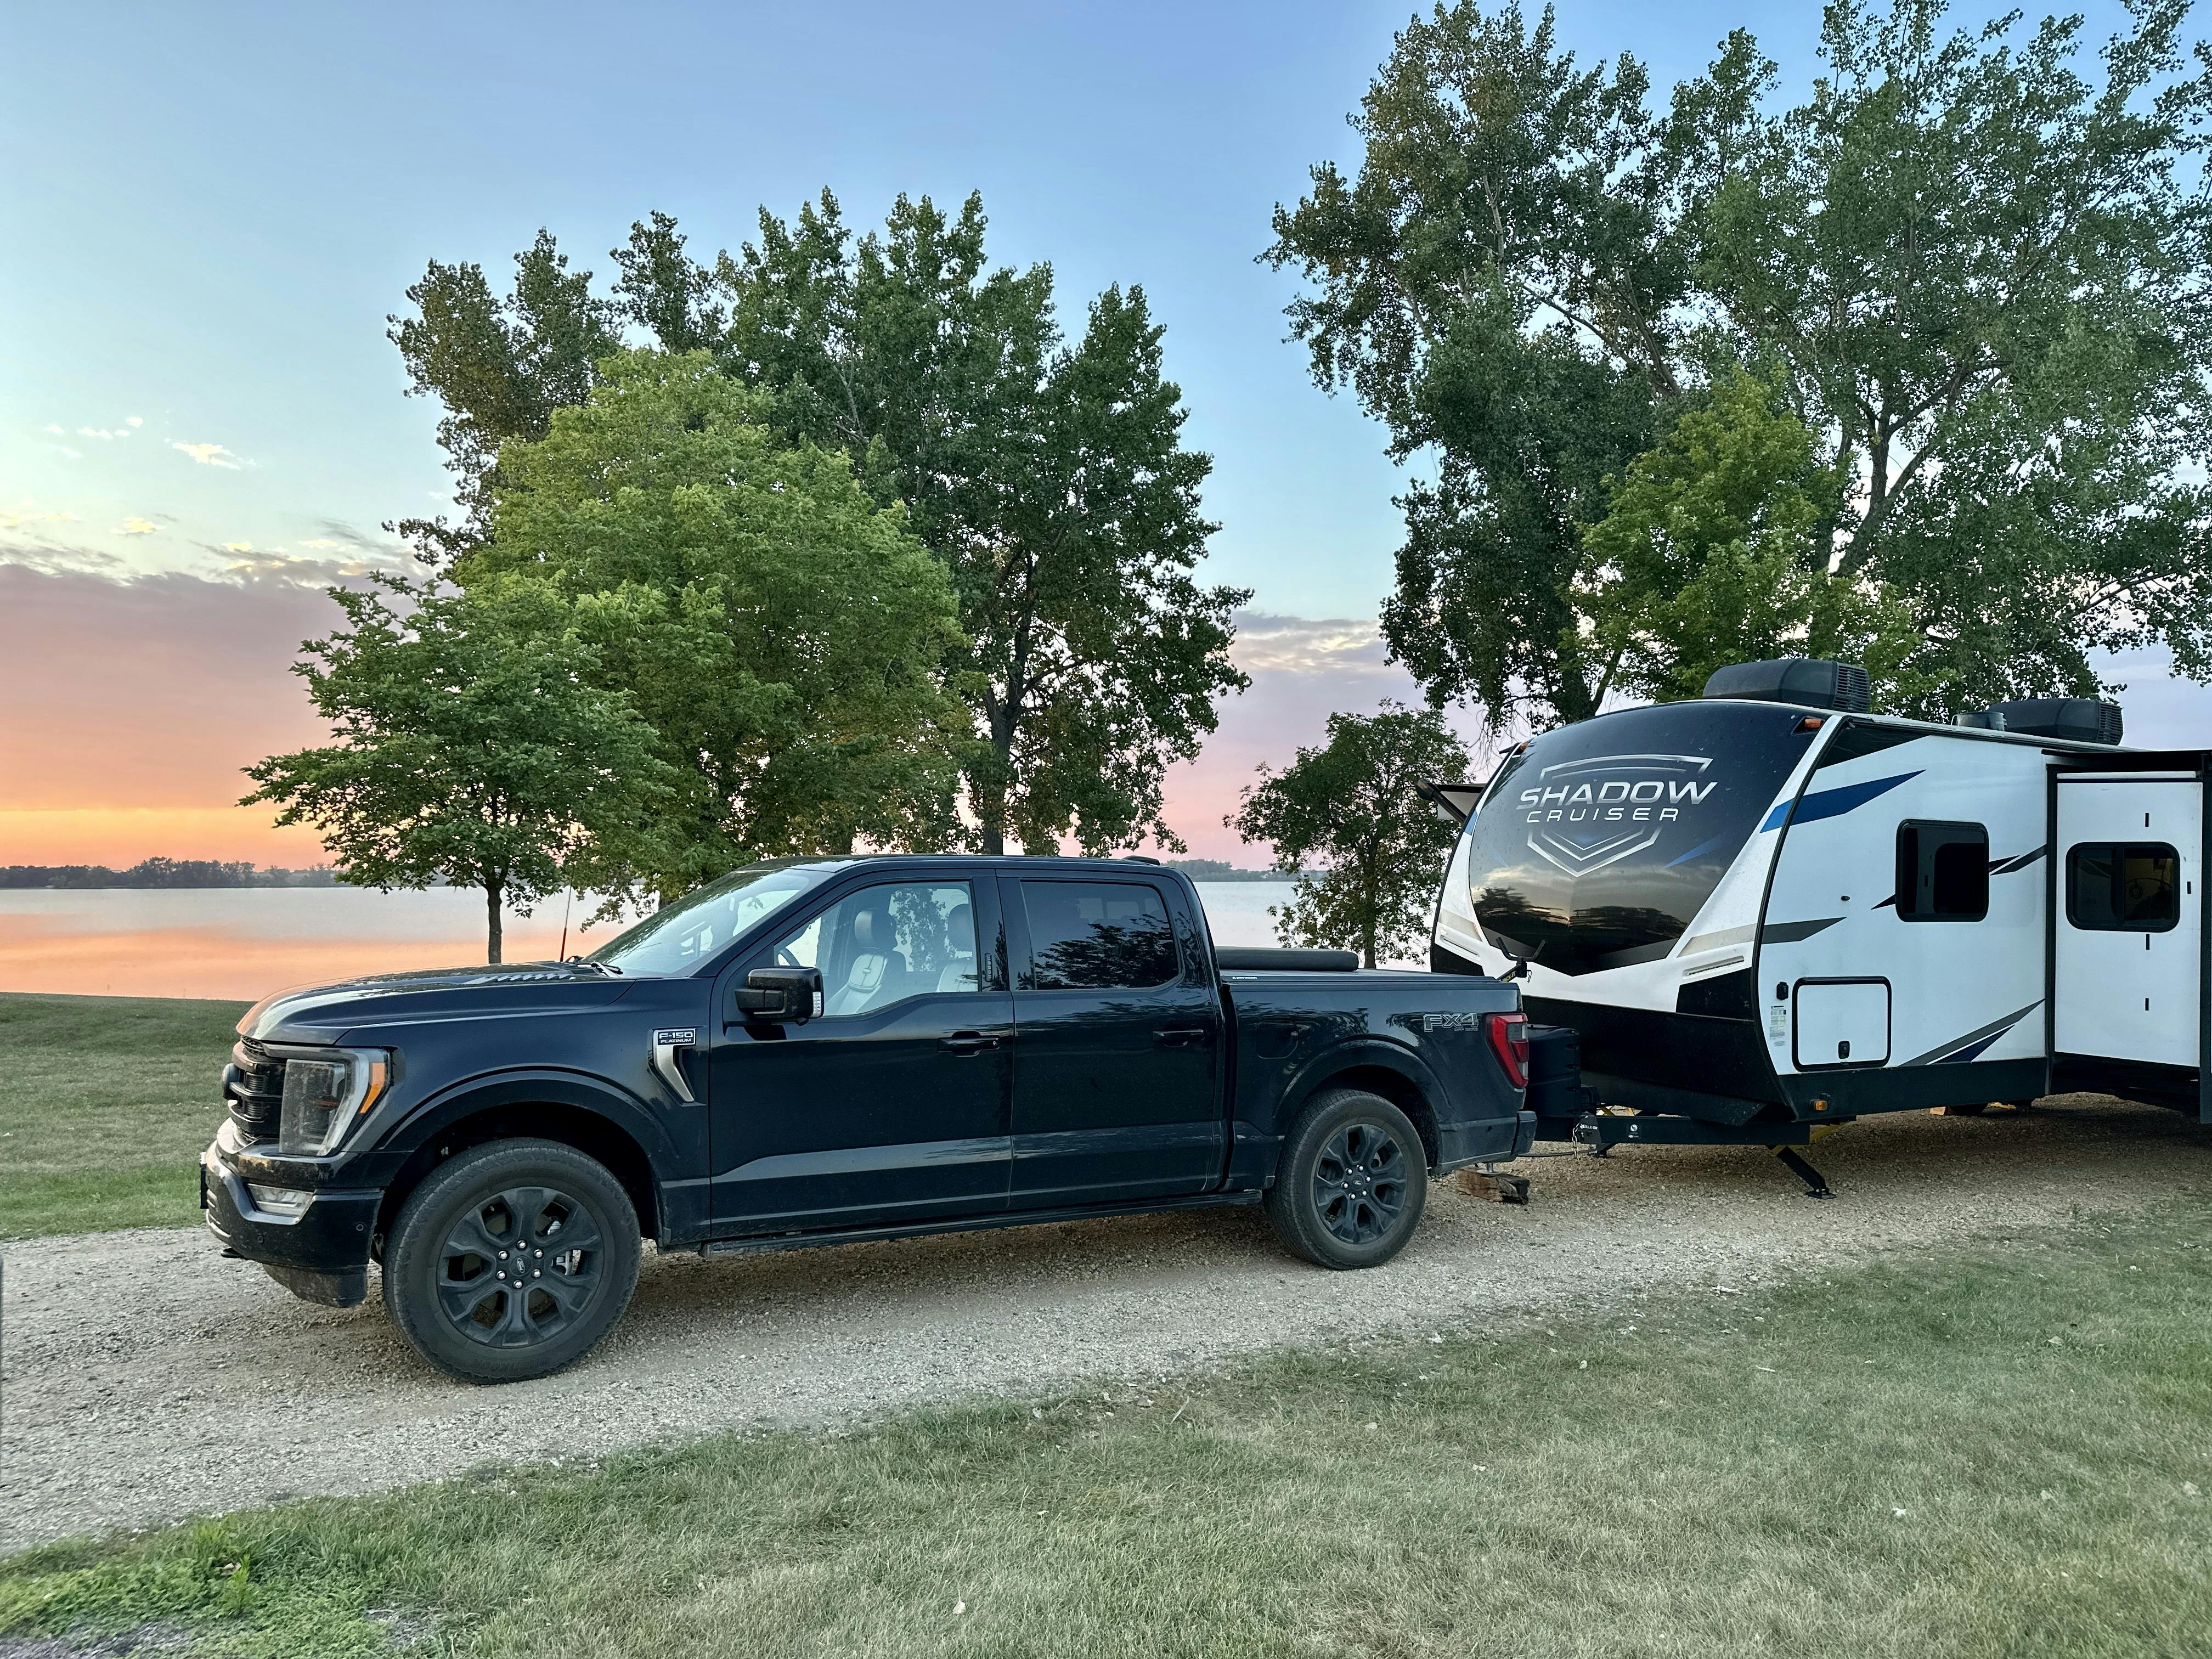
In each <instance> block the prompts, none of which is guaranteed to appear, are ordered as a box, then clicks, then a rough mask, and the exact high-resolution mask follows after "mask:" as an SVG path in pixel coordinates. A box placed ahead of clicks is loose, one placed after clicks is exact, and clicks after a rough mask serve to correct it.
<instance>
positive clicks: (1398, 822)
mask: <svg viewBox="0 0 2212 1659" xmlns="http://www.w3.org/2000/svg"><path fill="white" fill-rule="evenodd" d="M1469 764H1470V757H1469V756H1468V751H1467V747H1466V745H1465V744H1462V743H1461V742H1460V740H1459V739H1458V738H1456V737H1455V736H1454V735H1453V734H1452V732H1450V730H1449V728H1448V727H1446V726H1445V725H1444V723H1443V718H1442V716H1440V715H1438V714H1437V713H1436V712H1435V711H1434V710H1433V709H1411V708H1405V707H1403V706H1401V705H1400V704H1398V703H1395V702H1384V703H1383V706H1382V708H1380V709H1379V710H1378V711H1377V712H1376V713H1375V714H1331V715H1330V716H1329V717H1328V742H1327V743H1326V744H1323V745H1322V747H1320V748H1318V749H1300V750H1298V753H1297V759H1296V760H1295V761H1293V762H1292V763H1291V764H1290V765H1288V766H1286V767H1285V768H1284V769H1282V770H1281V771H1280V772H1274V771H1272V770H1271V769H1269V768H1267V767H1265V766H1262V767H1261V769H1260V780H1261V781H1259V782H1258V783H1256V784H1254V785H1251V786H1249V787H1247V788H1246V789H1245V791H1244V796H1243V800H1244V804H1243V806H1242V807H1241V808H1239V809H1238V810H1237V811H1236V812H1235V813H1233V814H1231V816H1230V817H1228V818H1227V819H1226V820H1225V822H1226V823H1228V824H1229V826H1230V827H1231V829H1235V830H1236V831H1237V834H1238V835H1240V836H1243V838H1244V839H1245V840H1246V841H1255V842H1270V843H1272V844H1273V847H1274V849H1275V867H1276V868H1277V869H1278V870H1281V871H1285V872H1291V873H1293V874H1296V875H1297V888H1296V890H1295V891H1294V892H1293V894H1292V895H1291V902H1290V903H1289V904H1288V905H1285V906H1283V907H1281V908H1279V909H1275V910H1273V912H1272V914H1273V915H1274V916H1275V931H1276V933H1277V935H1278V937H1279V938H1280V939H1282V940H1283V942H1284V943H1285V944H1286V945H1334V946H1340V947H1350V948H1353V949H1356V950H1358V952H1359V954H1360V959H1361V960H1362V961H1363V962H1364V963H1366V965H1367V966H1369V967H1370V968H1372V967H1373V966H1375V964H1376V962H1377V961H1378V960H1379V959H1380V958H1381V957H1384V956H1393V957H1395V956H1402V955H1404V954H1406V953H1407V952H1408V951H1412V950H1413V949H1414V948H1415V947H1416V946H1417V945H1419V943H1420V941H1421V939H1423V938H1424V937H1425V934H1426V933H1427V931H1428V913H1429V906H1430V904H1431V902H1432V901H1433V900H1434V898H1435V896H1436V887H1437V870H1438V869H1439V868H1440V867H1441V866H1442V864H1443V860H1444V858H1445V856H1446V855H1447V854H1449V853H1450V851H1451V845H1452V839H1453V826H1452V825H1450V824H1449V823H1443V822H1442V821H1441V820H1439V819H1438V818H1437V816H1436V814H1435V812H1434V811H1433V810H1432V809H1431V806H1430V805H1429V804H1428V802H1427V801H1426V800H1425V799H1423V798H1422V797H1421V796H1420V795H1419V793H1417V791H1418V790H1419V787H1420V786H1421V785H1422V784H1424V783H1450V782H1457V781H1461V780H1462V779H1463V778H1465V776H1466V775H1467V770H1468V765H1469ZM1316 865H1317V866H1319V872H1318V873H1315V872H1314V871H1313V868H1312V866H1316Z"/></svg>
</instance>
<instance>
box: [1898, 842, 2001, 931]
mask: <svg viewBox="0 0 2212 1659" xmlns="http://www.w3.org/2000/svg"><path fill="white" fill-rule="evenodd" d="M1989 913H1990V832H1989V831H1988V830H1987V829H1984V827H1983V826H1982V825H1980V824H1978V823H1931V822H1929V821H1928V820H1926V819H1920V818H1908V819H1906V820H1905V822H1904V823H1900V824H1899V825H1898V826H1897V914H1898V916H1899V919H1900V920H1902V921H1980V920H1981V919H1982V918H1983V917H1984V916H1986V915H1989Z"/></svg>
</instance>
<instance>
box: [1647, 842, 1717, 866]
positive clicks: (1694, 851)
mask: <svg viewBox="0 0 2212 1659" xmlns="http://www.w3.org/2000/svg"><path fill="white" fill-rule="evenodd" d="M1727 839H1728V837H1727V836H1706V837H1705V840H1703V841H1701V842H1699V843H1698V844H1697V845H1696V846H1695V847H1692V848H1691V849H1690V850H1689V851H1688V852H1686V853H1685V854H1682V856H1681V857H1680V858H1675V859H1668V860H1667V862H1666V863H1665V864H1664V865H1662V866H1661V867H1662V869H1667V870H1671V869H1673V868H1674V866H1676V865H1678V864H1687V863H1688V862H1689V861H1690V860H1692V859H1694V858H1702V857H1704V856H1705V854H1707V853H1710V852H1711V851H1712V850H1713V848H1716V847H1717V846H1719V845H1720V844H1721V843H1722V842H1724V841H1726V840H1727Z"/></svg>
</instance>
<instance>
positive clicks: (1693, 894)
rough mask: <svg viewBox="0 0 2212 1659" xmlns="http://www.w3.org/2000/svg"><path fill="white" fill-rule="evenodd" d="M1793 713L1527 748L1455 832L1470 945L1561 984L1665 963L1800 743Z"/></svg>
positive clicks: (1730, 705)
mask: <svg viewBox="0 0 2212 1659" xmlns="http://www.w3.org/2000/svg"><path fill="white" fill-rule="evenodd" d="M1804 714H1805V711H1804V710H1803V709H1802V708H1776V707H1774V706H1773V705H1772V704H1771V703H1756V702H1719V701H1716V702H1705V701H1703V700H1702V699H1701V700H1699V701H1695V702H1670V703H1661V704H1658V705H1656V706H1655V707H1653V708H1629V709H1623V710H1621V711H1620V713H1618V714H1601V715H1599V716H1598V717H1597V718H1596V719H1595V720H1583V721H1581V722H1579V723H1578V724H1576V725H1573V726H1561V727H1559V729H1558V730H1557V731H1555V732H1546V733H1545V734H1544V735H1543V736H1542V737H1541V738H1536V739H1535V740H1534V742H1532V743H1531V744H1529V745H1528V747H1527V748H1526V749H1524V750H1522V751H1521V752H1520V753H1519V754H1517V755H1516V756H1515V757H1513V758H1512V760H1511V761H1510V762H1508V763H1507V764H1506V767H1505V769H1504V771H1502V772H1501V773H1499V775H1498V780H1497V781H1496V782H1495V783H1493V784H1492V786H1491V787H1490V789H1489V791H1488V792H1487V793H1486V794H1485V795H1484V797H1483V800H1482V805H1481V806H1480V809H1478V810H1477V811H1476V812H1475V815H1474V817H1473V818H1472V819H1470V820H1469V821H1468V827H1467V838H1468V862H1467V875H1468V898H1469V900H1470V901H1471V902H1472V903H1473V906H1474V914H1475V916H1476V918H1477V919H1478V920H1479V921H1480V922H1481V923H1482V930H1483V932H1484V933H1486V934H1487V935H1489V937H1490V939H1491V941H1492V943H1493V944H1494V945H1497V946H1498V949H1499V950H1501V951H1504V952H1505V953H1506V954H1507V955H1509V956H1512V957H1523V958H1525V959H1527V960H1528V961H1530V962H1534V963H1541V964H1542V965H1543V966H1545V967H1547V968H1551V969H1557V970H1558V971H1559V972H1560V973H1563V974H1587V973H1593V972H1595V971H1597V970H1599V969H1606V968H1621V967H1626V966H1627V965H1628V964H1630V963H1637V962H1648V961H1650V960H1651V959H1653V958H1654V957H1663V956H1665V955H1666V954H1667V953H1668V951H1671V950H1673V949H1674V941H1675V940H1676V939H1679V938H1680V937H1681V934H1682V931H1683V929H1685V928H1686V927H1688V926H1689V925H1690V922H1691V921H1692V919H1693V918H1695V916H1696V915H1697V914H1698V912H1699V910H1700V909H1702V908H1704V906H1705V901H1706V900H1707V899H1708V898H1710V897H1711V896H1712V892H1713V889H1714V888H1715V887H1717V886H1718V885H1719V884H1720V878H1721V877H1722V876H1723V875H1724V874H1725V873H1726V872H1727V871H1728V867H1729V865H1730V864H1732V863H1734V862H1735V855H1736V854H1738V853H1739V852H1741V850H1742V849H1743V844H1744V842H1746V841H1747V840H1748V839H1749V838H1750V836H1751V835H1752V832H1753V830H1754V829H1757V828H1758V827H1759V819H1760V817H1761V815H1762V814H1764V813H1765V811H1766V810H1767V808H1768V806H1769V805H1771V804H1772V802H1773V800H1774V798H1775V796H1776V794H1777V793H1778V792H1779V791H1780V790H1781V787H1782V786H1783V784H1784V782H1785V781H1787V780H1788V778H1789V776H1790V770H1791V769H1792V768H1793V767H1795V766H1796V763H1797V762H1798V759H1799V758H1800V757H1802V755H1803V754H1804V752H1805V748H1806V745H1807V744H1809V743H1811V742H1812V740H1813V739H1812V734H1811V733H1810V732H1807V731H1804V730H1802V729H1801V728H1802V726H1804V724H1805V721H1804Z"/></svg>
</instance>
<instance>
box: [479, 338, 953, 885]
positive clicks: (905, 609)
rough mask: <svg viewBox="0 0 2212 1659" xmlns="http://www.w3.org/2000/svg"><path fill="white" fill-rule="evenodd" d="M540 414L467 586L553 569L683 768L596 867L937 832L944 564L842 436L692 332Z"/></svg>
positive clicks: (508, 477)
mask: <svg viewBox="0 0 2212 1659" xmlns="http://www.w3.org/2000/svg"><path fill="white" fill-rule="evenodd" d="M600 374H601V382H600V384H599V386H597V387H596V388H595V389H594V390H593V391H592V393H591V395H590V397H589V398H588V400H587V401H586V402H585V403H583V404H580V405H577V406H574V407H569V408H562V409H558V410H554V411H553V413H552V415H551V416H550V420H549V421H548V423H547V430H546V433H545V435H544V437H542V438H538V439H535V440H530V439H521V438H516V439H510V440H509V441H507V443H506V444H505V445H503V446H502V447H501V450H500V452H499V456H498V465H497V467H496V470H495V474H494V475H493V476H492V477H491V481H490V483H489V485H488V508H487V525H488V528H489V538H488V539H487V540H486V541H485V542H484V543H483V544H482V545H481V546H479V547H477V549H475V550H473V551H471V552H470V553H468V554H467V555H465V556H464V557H462V558H461V559H460V560H459V562H457V563H456V564H455V566H454V567H453V568H454V574H455V575H456V576H457V578H458V579H459V580H460V581H461V582H462V583H463V585H464V586H465V587H467V588H468V589H469V590H470V591H471V592H473V591H475V590H477V589H478V588H479V587H484V588H489V589H492V590H496V588H497V586H499V584H500V583H501V582H502V581H504V580H510V579H515V578H528V579H531V580H535V581H538V582H542V583H543V584H544V585H545V586H548V587H549V588H550V590H551V591H552V592H554V593H556V594H557V595H558V596H559V598H560V599H561V601H562V605H564V606H565V607H566V618H567V623H568V626H570V627H572V628H573V629H574V631H575V633H576V635H577V637H578V638H579V639H580V640H582V641H585V642H586V643H587V644H588V645H589V646H590V647H591V648H592V653H593V659H592V660H593V668H592V683H593V684H596V685H598V686H599V687H601V688H604V689H605V690H609V691H612V690H621V691H622V692H623V693H624V694H625V695H626V696H628V697H629V700H630V702H631V703H632V704H633V705H634V706H635V709H636V711H637V714H638V715H639V717H640V719H641V720H642V721H643V722H644V724H645V726H647V728H649V730H650V732H651V733H652V738H653V743H652V746H653V752H654V754H655V755H656V756H658V757H659V759H660V760H661V761H662V762H663V763H665V766H666V768H667V769H669V771H670V773H671V775H672V780H673V781H672V783H671V788H670V790H669V792H668V793H667V794H666V796H665V798H664V799H663V802H662V805H661V808H660V811H659V816H658V819H657V821H656V823H655V826H654V830H653V834H652V836H649V837H645V838H641V839H640V840H638V841H636V842H629V843H624V844H623V845H621V846H617V847H616V848H611V849H610V850H609V854H608V856H607V857H606V858H605V860H601V861H600V863H599V865H598V866H597V867H596V868H595V870H594V872H593V876H594V881H593V885H594V886H595V887H596V889H597V890H599V891H601V892H606V893H611V894H614V895H617V896H620V897H635V896H646V895H651V896H657V897H659V898H662V899H666V898H670V897H672V896H676V895H678V894H679V893H682V892H684V891H685V890H688V889H689V888H690V887H691V886H693V885H694V884H696V883H698V882H699V881H701V880H702V879H705V878H709V877H712V876H714V875H718V874H720V873H721V872H725V871H726V870H728V869H729V868H731V867H732V866H734V865H736V864H739V863H742V862H744V861H746V860H750V859H754V858H759V857H762V856H765V855H769V854H783V853H819V852H832V851H843V850H847V849H849V848H851V847H852V846H853V845H854V842H855V841H856V840H866V841H867V842H872V843H874V844H876V845H878V846H914V845H923V846H930V845H939V844H942V842H943V841H944V839H945V837H946V836H948V835H949V834H950V833H951V823H952V814H953V800H954V790H955V785H956V782H957V752H958V749H959V746H960V744H962V743H963V741H964V739H965V737H966V729H967V719H966V711H965V710H964V709H963V707H962V706H961V704H960V703H959V702H958V701H957V699H956V698H954V697H953V696H951V695H950V694H948V693H947V692H946V691H945V690H944V689H943V665H944V661H945V658H946V656H947V654H948V653H957V652H958V651H959V650H961V649H962V648H963V645H964V641H963V638H962V636H961V633H960V629H959V625H958V620H957V612H958V606H957V602H956V600H955V599H954V597H953V593H952V590H951V585H950V584H949V583H948V581H947V580H946V578H945V571H944V568H943V567H942V566H941V565H940V564H939V562H938V561H937V560H935V559H933V557H931V556H930V555H929V553H928V552H927V550H925V549H924V548H923V547H922V546H921V544H920V543H919V542H917V541H916V540H915V538H914V536H913V535H912V534H911V533H910V532H909V530H908V525H907V516H906V513H905V510H904V509H903V508H902V507H897V506H896V505H895V506H892V507H879V506H878V504H877V503H876V501H874V500H873V499H872V498H871V497H870V496H869V495H868V494H867V492H866V491H865V490H864V489H861V487H860V484H859V483H858V482H857V481H856V480H855V478H854V475H853V469H852V466H851V465H850V463H849V462H848V459H847V458H846V457H845V455H844V453H842V451H839V450H835V449H829V450H825V449H822V448H819V447H816V446H814V445H812V444H811V443H803V442H802V443H800V444H799V445H798V446H796V447H789V446H787V445H786V444H785V443H784V441H782V440H781V439H780V438H779V437H778V436H777V435H776V434H775V433H774V432H772V431H771V430H770V429H769V427H768V426H767V425H766V424H765V423H764V419H763V417H764V416H765V413H766V410H767V405H768V402H769V399H768V397H767V394H765V393H764V392H757V391H753V390H750V389H749V388H747V387H746V386H744V385H743V384H742V383H740V382H739V381H738V380H736V379H734V378H732V376H730V375H727V374H723V373H721V372H720V371H719V370H718V369H717V368H715V366H714V362H713V361H712V359H711V358H709V357H708V356H707V355H706V354H705V353H690V354H686V355H683V356H673V355H671V354H669V353H666V352H663V351H659V350H640V351H633V352H628V353H617V354H615V355H613V356H608V357H606V358H604V359H602V360H601V363H600Z"/></svg>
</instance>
